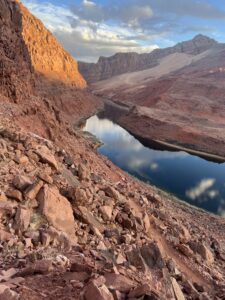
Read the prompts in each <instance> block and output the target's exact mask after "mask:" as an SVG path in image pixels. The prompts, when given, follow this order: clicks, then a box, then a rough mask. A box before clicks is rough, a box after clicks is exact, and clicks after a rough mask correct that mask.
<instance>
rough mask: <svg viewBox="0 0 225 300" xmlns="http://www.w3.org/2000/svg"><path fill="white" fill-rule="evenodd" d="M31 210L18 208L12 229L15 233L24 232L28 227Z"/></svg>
mask: <svg viewBox="0 0 225 300" xmlns="http://www.w3.org/2000/svg"><path fill="white" fill-rule="evenodd" d="M30 217H31V210H30V209H29V208H27V207H19V208H18V209H17V212H16V216H15V221H14V228H15V230H17V231H21V232H23V231H25V230H27V228H28V227H29V224H30Z"/></svg>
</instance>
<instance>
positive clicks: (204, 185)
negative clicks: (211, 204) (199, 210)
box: [186, 178, 216, 200]
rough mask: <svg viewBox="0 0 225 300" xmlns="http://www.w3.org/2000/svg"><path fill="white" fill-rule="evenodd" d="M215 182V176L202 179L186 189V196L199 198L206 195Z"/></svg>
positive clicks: (193, 198)
mask: <svg viewBox="0 0 225 300" xmlns="http://www.w3.org/2000/svg"><path fill="white" fill-rule="evenodd" d="M214 183H215V179H214V178H206V179H202V180H201V181H200V182H199V183H198V184H197V185H196V186H195V187H193V188H191V189H189V190H187V191H186V196H187V197H189V198H190V199H192V200H195V199H197V198H199V197H200V196H202V195H204V194H205V192H206V191H207V190H208V189H209V188H211V187H212V186H213V185H214ZM211 196H216V195H215V193H213V194H211Z"/></svg>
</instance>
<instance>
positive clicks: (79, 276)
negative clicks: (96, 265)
mask: <svg viewBox="0 0 225 300" xmlns="http://www.w3.org/2000/svg"><path fill="white" fill-rule="evenodd" d="M63 278H64V279H65V280H66V281H71V280H76V281H82V282H84V281H86V280H87V279H89V278H90V273H89V274H88V273H86V272H66V273H64V274H63Z"/></svg>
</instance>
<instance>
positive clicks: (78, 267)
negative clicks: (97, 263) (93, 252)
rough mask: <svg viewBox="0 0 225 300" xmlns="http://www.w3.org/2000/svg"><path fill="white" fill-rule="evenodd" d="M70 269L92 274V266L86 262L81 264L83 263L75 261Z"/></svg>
mask: <svg viewBox="0 0 225 300" xmlns="http://www.w3.org/2000/svg"><path fill="white" fill-rule="evenodd" d="M70 271H71V272H79V273H80V272H86V273H88V274H91V273H92V268H91V267H90V266H88V265H87V264H85V263H83V264H81V263H77V262H73V263H72V264H71V267H70Z"/></svg>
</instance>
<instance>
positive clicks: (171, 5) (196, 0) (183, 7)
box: [140, 0, 225, 20]
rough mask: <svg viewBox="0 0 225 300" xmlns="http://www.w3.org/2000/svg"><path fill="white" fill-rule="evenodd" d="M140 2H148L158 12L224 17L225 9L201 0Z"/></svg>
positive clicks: (144, 0) (146, 1)
mask: <svg viewBox="0 0 225 300" xmlns="http://www.w3.org/2000/svg"><path fill="white" fill-rule="evenodd" d="M140 3H142V4H143V3H150V5H151V6H152V7H153V9H154V10H156V11H158V12H160V14H167V15H168V14H169V13H171V14H173V15H176V16H191V17H197V18H202V19H208V20H210V19H225V11H223V10H221V9H219V8H217V7H216V6H214V5H212V4H210V3H208V2H207V1H202V0H188V1H187V0H170V1H167V0H140Z"/></svg>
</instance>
